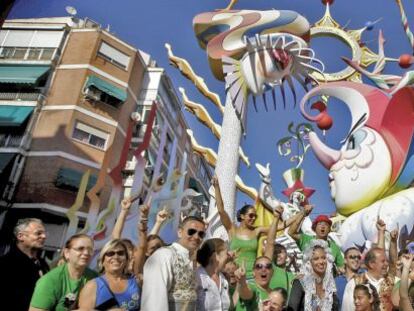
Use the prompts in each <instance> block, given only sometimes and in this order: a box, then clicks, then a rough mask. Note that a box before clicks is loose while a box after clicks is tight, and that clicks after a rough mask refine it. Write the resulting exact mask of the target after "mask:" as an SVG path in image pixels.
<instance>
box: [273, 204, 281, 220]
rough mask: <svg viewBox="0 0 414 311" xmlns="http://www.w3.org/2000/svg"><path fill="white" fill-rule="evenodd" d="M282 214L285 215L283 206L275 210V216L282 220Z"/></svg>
mask: <svg viewBox="0 0 414 311" xmlns="http://www.w3.org/2000/svg"><path fill="white" fill-rule="evenodd" d="M282 214H283V207H282V206H281V205H279V206H277V207H275V208H274V209H273V216H275V217H278V218H280V217H282Z"/></svg>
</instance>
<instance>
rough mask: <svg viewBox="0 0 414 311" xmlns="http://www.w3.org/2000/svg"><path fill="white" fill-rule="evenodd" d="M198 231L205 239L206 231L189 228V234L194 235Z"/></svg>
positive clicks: (201, 237)
mask: <svg viewBox="0 0 414 311" xmlns="http://www.w3.org/2000/svg"><path fill="white" fill-rule="evenodd" d="M196 233H197V235H198V237H199V238H200V239H204V237H205V236H206V233H205V232H204V231H197V230H196V229H192V228H190V229H188V230H187V235H188V236H193V235H194V234H196Z"/></svg>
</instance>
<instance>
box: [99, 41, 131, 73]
mask: <svg viewBox="0 0 414 311" xmlns="http://www.w3.org/2000/svg"><path fill="white" fill-rule="evenodd" d="M98 55H99V56H101V57H103V58H105V59H106V60H108V61H110V62H111V63H113V64H114V65H117V66H119V67H121V68H123V69H127V68H128V64H129V59H130V57H129V56H128V55H126V54H124V53H122V52H121V51H119V50H117V49H115V48H114V47H112V46H110V45H109V44H107V43H105V42H102V44H101V46H100V48H99V51H98Z"/></svg>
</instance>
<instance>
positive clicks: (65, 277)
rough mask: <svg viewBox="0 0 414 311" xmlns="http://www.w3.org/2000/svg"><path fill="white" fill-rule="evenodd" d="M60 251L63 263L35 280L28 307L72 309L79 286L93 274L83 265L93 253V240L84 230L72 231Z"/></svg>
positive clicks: (32, 310)
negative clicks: (77, 232) (73, 232)
mask: <svg viewBox="0 0 414 311" xmlns="http://www.w3.org/2000/svg"><path fill="white" fill-rule="evenodd" d="M62 254H63V260H64V263H63V264H61V265H59V266H57V267H56V268H54V269H52V270H51V271H49V272H48V273H46V274H45V275H44V276H42V277H41V278H40V279H39V280H38V281H37V283H36V287H35V290H34V293H33V296H32V300H31V302H30V309H29V311H43V310H50V311H52V310H54V311H67V310H74V309H76V308H77V302H78V295H79V292H80V290H81V289H82V287H83V286H84V285H85V284H86V282H88V281H89V280H91V279H93V278H94V277H96V276H97V273H96V272H95V271H92V270H90V269H88V268H87V266H88V265H89V262H90V260H91V259H92V255H93V240H92V239H91V238H90V237H89V236H87V235H86V234H75V235H73V236H72V237H71V238H70V239H69V240H68V241H67V242H66V244H65V247H64V249H63V252H62Z"/></svg>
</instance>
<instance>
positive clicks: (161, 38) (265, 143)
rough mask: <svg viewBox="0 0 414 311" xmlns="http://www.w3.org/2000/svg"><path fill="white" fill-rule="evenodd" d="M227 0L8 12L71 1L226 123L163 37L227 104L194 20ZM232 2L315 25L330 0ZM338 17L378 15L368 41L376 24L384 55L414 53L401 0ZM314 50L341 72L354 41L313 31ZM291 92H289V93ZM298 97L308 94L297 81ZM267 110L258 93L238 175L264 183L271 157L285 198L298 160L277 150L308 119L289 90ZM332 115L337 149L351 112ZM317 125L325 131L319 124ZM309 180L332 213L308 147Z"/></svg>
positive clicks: (29, 3)
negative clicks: (261, 169) (175, 63)
mask: <svg viewBox="0 0 414 311" xmlns="http://www.w3.org/2000/svg"><path fill="white" fill-rule="evenodd" d="M402 1H403V4H404V6H405V11H406V14H407V17H408V20H409V23H410V27H411V29H414V0H402ZM227 4H228V1H224V0H151V1H144V0H117V1H113V0H73V1H69V0H17V1H16V3H15V5H14V7H13V9H12V10H11V12H10V14H9V17H8V18H37V17H39V18H40V17H58V16H67V15H68V14H67V13H66V11H65V7H66V6H73V7H75V8H76V10H77V12H78V13H77V16H78V17H80V18H84V17H88V18H91V19H93V20H94V21H96V22H98V23H99V24H101V25H102V26H103V27H104V28H106V27H107V26H108V25H109V27H110V31H111V32H112V33H113V34H115V35H116V36H118V37H119V38H120V39H122V40H124V41H126V42H127V43H129V44H131V45H133V46H135V47H136V48H138V49H140V50H142V51H144V52H146V53H148V54H150V55H151V57H152V58H153V59H154V60H156V62H157V64H158V66H159V67H163V68H165V70H166V72H167V74H168V75H169V76H170V78H171V80H172V82H173V85H174V87H175V89H176V90H177V91H176V92H177V94H178V95H179V98H181V95H180V93H179V92H178V87H180V86H181V87H184V88H185V89H186V92H187V96H188V97H189V98H190V99H191V100H193V101H196V102H198V103H201V104H203V105H204V106H205V107H206V109H207V110H208V111H209V112H210V115H211V116H212V118H213V119H214V120H215V121H216V122H217V123H219V124H221V120H222V118H221V115H220V113H219V111H218V109H217V108H216V107H215V106H214V105H213V104H212V103H211V102H210V101H208V100H207V99H206V98H204V97H203V96H202V95H200V94H199V93H198V91H197V90H196V88H195V87H194V86H193V85H192V84H191V83H190V82H189V81H188V80H186V79H185V78H183V77H182V76H181V74H180V73H179V71H178V70H176V69H175V68H173V67H172V66H170V65H169V61H168V57H167V53H166V49H165V48H164V44H165V43H167V42H168V43H170V44H171V46H172V49H173V52H174V54H175V55H177V56H180V57H183V58H185V59H187V60H188V61H189V63H190V64H191V65H192V67H193V69H194V71H195V72H196V73H197V74H198V75H200V76H202V77H203V78H204V79H205V81H206V83H207V85H208V86H209V88H210V90H212V91H214V92H216V93H217V94H219V96H220V98H221V101H222V103H224V102H225V91H224V83H222V82H221V81H218V80H216V79H215V78H214V77H213V75H212V73H211V71H210V68H209V66H208V62H207V56H206V53H205V51H203V50H202V49H201V48H200V47H199V46H198V44H197V41H196V38H195V35H194V31H193V28H192V20H193V18H194V16H195V15H197V14H199V13H202V12H207V11H214V10H216V9H222V8H225V7H226V6H227ZM234 9H254V10H270V9H280V10H294V11H296V12H298V13H299V14H301V15H303V16H305V17H306V18H307V19H308V21H309V23H310V24H311V25H312V24H314V23H315V22H316V21H318V20H319V19H320V18H321V17H322V16H323V14H324V12H325V6H324V5H323V4H322V2H321V1H320V0H289V1H286V0H273V1H270V0H239V1H238V3H237V4H236V5H235V6H234ZM331 15H332V17H333V18H334V19H335V20H336V21H337V22H338V23H339V24H341V25H342V26H346V27H347V28H348V29H360V28H363V27H364V26H365V25H366V23H367V22H369V21H371V22H373V21H376V20H378V19H380V21H379V22H378V23H377V24H375V26H374V28H373V29H372V30H371V31H365V32H364V33H363V35H362V41H363V42H365V44H366V45H367V46H368V47H369V48H370V49H372V50H373V51H374V52H377V51H378V44H377V38H378V31H379V30H380V29H382V30H383V33H384V36H385V39H386V40H387V41H386V45H385V54H386V55H387V56H388V57H392V58H398V57H399V56H400V55H401V54H404V53H408V54H410V53H412V49H411V47H410V44H409V42H408V39H407V37H406V36H405V33H404V30H403V27H402V25H401V21H400V14H399V9H398V6H397V4H396V1H395V0H362V1H361V0H348V1H345V0H337V1H334V3H333V5H332V6H331ZM310 47H311V48H313V49H314V51H315V53H316V56H317V58H318V59H320V60H321V61H322V62H323V63H324V64H325V66H326V72H333V71H338V70H341V69H343V68H345V64H344V62H343V61H342V60H341V58H340V57H341V56H347V57H348V58H349V57H350V56H351V51H350V50H349V48H348V47H347V46H346V45H345V44H344V43H342V42H341V41H340V40H337V39H333V38H314V39H312V40H311V42H310ZM384 72H385V73H388V74H389V73H394V74H401V72H402V70H401V69H400V68H399V66H398V65H397V64H396V63H388V64H387V66H386V68H385V71H384ZM287 93H289V92H287ZM297 94H298V98H299V99H300V98H301V97H302V96H303V95H304V93H303V91H302V90H301V89H300V88H297ZM268 99H269V100H268V105H269V103H270V105H269V108H270V109H269V111H268V112H266V111H265V109H264V106H263V104H262V100H261V99H258V100H257V103H258V112H257V113H256V112H255V110H254V108H253V107H252V106H253V105H252V104H251V103H250V104H249V111H248V120H247V136H246V137H245V138H242V147H243V149H244V151H245V153H246V154H247V155H248V156H249V158H250V162H251V163H252V164H253V165H252V166H251V167H250V168H247V167H246V166H245V165H244V164H243V163H241V164H240V172H239V175H240V176H241V177H242V179H243V181H244V182H245V183H246V184H247V185H249V186H252V187H255V188H256V189H258V187H259V185H260V178H259V174H258V172H257V170H256V169H255V167H254V163H261V164H263V165H265V164H266V163H268V162H269V163H270V165H271V176H272V186H273V190H274V193H275V195H276V196H277V197H279V198H281V199H283V200H285V199H286V198H284V197H283V195H282V194H281V191H282V190H283V189H284V188H285V187H286V184H285V183H284V181H283V179H282V174H283V172H284V171H286V170H287V169H289V168H292V167H294V165H295V164H294V163H292V162H290V161H289V159H288V158H285V157H282V156H280V155H279V154H278V151H277V146H276V142H277V141H278V140H279V139H281V138H282V137H285V136H287V135H288V131H287V127H288V124H289V123H290V122H294V123H295V124H298V123H300V122H304V121H305V120H304V119H303V117H302V116H301V114H300V111H299V109H298V107H297V106H296V108H294V105H293V101H292V97H291V96H290V95H288V97H287V99H288V101H287V105H286V109H283V105H281V102H282V101H281V98H277V102H278V107H277V110H276V111H275V110H274V109H273V108H271V107H272V106H273V105H272V104H271V101H270V99H271V96H270V94H268ZM328 109H329V114H330V115H331V116H332V118H333V127H332V128H331V129H330V130H329V131H327V133H326V134H325V136H324V137H323V140H324V141H325V142H326V143H327V144H328V145H329V146H331V147H333V148H339V146H340V143H339V142H340V141H341V140H342V139H343V138H344V137H345V136H346V134H347V132H348V130H349V127H350V114H349V112H348V111H347V109H346V108H345V107H344V105H340V104H339V103H338V102H333V103H332V104H330V105H329V107H328ZM184 115H185V117H186V120H187V123H188V124H189V126H190V127H191V129H193V131H194V135H195V137H196V139H197V140H198V142H199V143H200V144H202V145H204V146H207V147H211V148H213V149H214V150H216V151H217V150H218V141H217V140H216V138H215V137H214V136H213V135H212V133H211V132H210V130H208V129H206V128H205V127H204V126H202V125H201V124H200V123H198V121H196V119H195V117H194V116H193V115H191V114H190V113H188V112H184ZM317 132H318V133H319V134H322V133H321V131H318V130H317ZM302 167H303V169H304V170H305V179H304V183H305V185H306V186H308V187H312V188H314V189H316V192H315V194H314V195H313V196H312V197H311V199H310V202H311V203H312V204H314V205H315V208H314V212H313V216H315V215H316V214H323V213H325V214H331V213H333V212H334V211H335V205H334V203H333V202H332V199H331V197H330V190H329V182H328V171H327V170H325V169H324V168H323V167H322V165H321V164H320V163H319V162H318V161H317V159H316V158H315V157H314V155H313V154H312V151H311V150H310V151H309V152H308V153H307V155H306V157H305V160H304V163H303V166H302ZM245 202H246V203H251V199H250V198H249V197H247V196H245V195H244V194H241V193H238V194H237V205H238V207H240V206H241V205H243V204H244V203H245Z"/></svg>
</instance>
